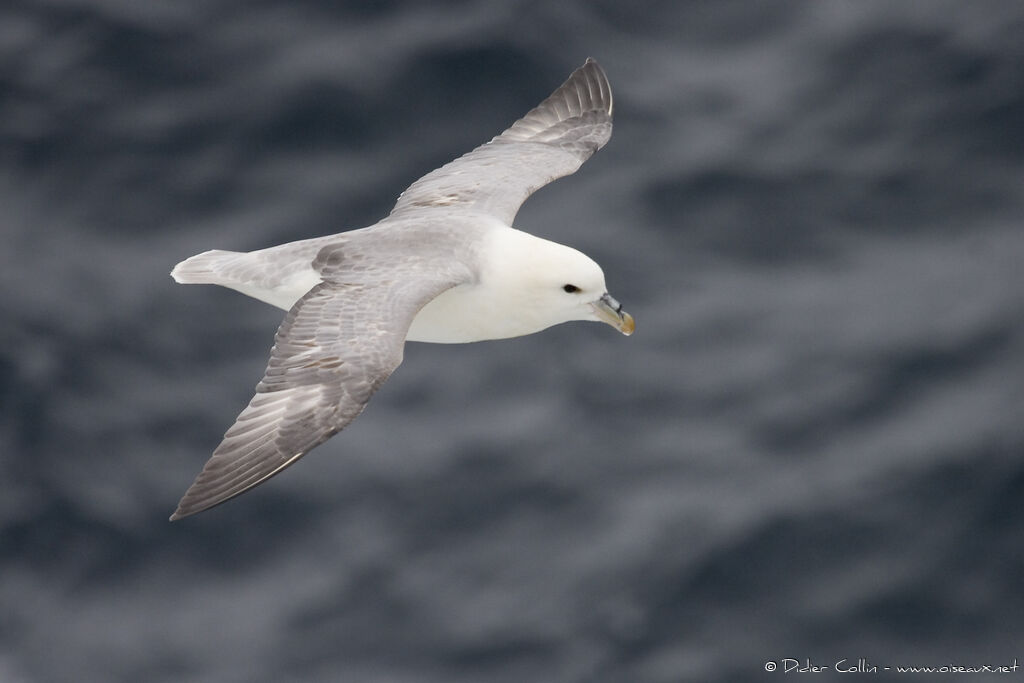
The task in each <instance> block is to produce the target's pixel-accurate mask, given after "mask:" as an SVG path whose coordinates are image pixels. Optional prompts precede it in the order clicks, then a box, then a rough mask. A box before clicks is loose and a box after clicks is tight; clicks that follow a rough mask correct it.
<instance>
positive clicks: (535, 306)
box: [481, 228, 634, 336]
mask: <svg viewBox="0 0 1024 683" xmlns="http://www.w3.org/2000/svg"><path fill="white" fill-rule="evenodd" d="M493 246H494V247H496V249H495V250H494V251H492V254H494V255H495V256H494V258H492V259H488V261H489V264H488V266H489V267H488V268H487V270H486V271H485V272H483V273H481V279H482V282H481V284H482V285H484V286H485V287H487V288H488V289H494V290H496V291H497V292H498V293H499V295H500V297H501V299H502V300H503V304H504V308H505V310H506V312H507V314H508V315H509V316H510V317H512V318H514V319H515V321H516V323H517V326H518V327H521V328H522V331H520V332H518V333H517V334H531V333H533V332H538V331H540V330H543V329H545V328H547V327H551V326H552V325H557V324H559V323H564V322H569V321H570V320H596V321H600V322H604V323H608V324H609V325H611V326H613V327H615V328H616V329H617V330H619V331H620V332H622V333H623V334H627V335H628V334H632V333H633V329H634V323H633V317H632V316H630V315H629V314H628V313H626V312H625V311H623V310H622V306H621V305H620V304H619V303H618V302H617V301H616V300H615V299H613V298H612V297H611V295H610V294H608V288H607V286H606V285H605V281H604V272H603V271H602V270H601V266H599V265H597V263H595V262H594V260H593V259H591V258H590V257H589V256H587V255H586V254H583V253H582V252H580V251H577V250H576V249H573V248H572V247H567V246H565V245H562V244H558V243H556V242H551V241H548V240H545V239H541V238H539V237H534V236H533V235H530V234H527V233H524V232H520V231H518V230H514V229H507V228H506V229H505V230H503V231H501V234H499V236H498V238H497V240H496V243H495V244H493ZM508 336H514V335H508Z"/></svg>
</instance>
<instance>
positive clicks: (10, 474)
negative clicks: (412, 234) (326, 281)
mask: <svg viewBox="0 0 1024 683" xmlns="http://www.w3.org/2000/svg"><path fill="white" fill-rule="evenodd" d="M587 56H593V57H595V58H597V59H598V60H599V61H600V62H601V63H602V64H603V66H604V67H605V68H606V70H607V71H608V73H609V76H610V79H611V81H612V84H613V87H614V88H615V94H616V132H615V136H614V137H613V139H612V141H611V143H610V144H609V146H608V147H607V148H606V149H605V150H603V151H602V152H601V154H599V155H597V156H595V157H594V159H593V160H591V161H590V162H588V163H587V164H586V166H585V167H584V168H583V169H581V171H580V172H579V173H578V174H576V175H575V176H572V177H571V178H568V179H565V180H562V181H559V182H558V183H556V184H554V185H553V186H552V187H550V188H546V189H544V190H543V191H541V192H539V193H538V194H537V195H536V197H534V198H533V199H531V201H530V202H528V203H527V205H526V206H525V207H524V209H523V211H522V212H521V214H520V217H519V219H518V221H517V224H518V225H519V226H520V227H522V228H523V229H526V230H529V231H531V232H536V233H538V234H541V235H544V236H546V237H550V238H552V239H556V240H558V241H562V242H566V243H569V244H572V245H574V246H577V247H578V248H580V249H582V250H583V251H585V252H587V253H589V254H591V255H593V256H594V257H595V258H596V259H597V260H598V261H599V262H601V263H602V265H603V266H604V268H605V272H606V274H607V276H608V281H609V284H610V286H611V288H612V290H613V291H614V292H615V293H616V296H617V297H618V298H620V300H622V301H623V302H624V304H625V305H626V307H627V308H628V309H629V310H630V312H631V313H633V314H634V315H635V316H636V318H637V324H638V332H637V334H636V335H635V336H634V337H632V338H630V339H628V340H627V339H625V338H619V337H618V336H617V335H615V336H613V335H612V334H610V333H609V332H608V331H607V330H604V329H601V328H597V327H596V326H594V327H591V326H584V325H567V326H562V327H559V328H556V329H552V330H549V331H546V332H545V333H543V334H540V335H535V336H533V337H529V338H523V339H518V340H511V341H504V342H489V343H484V344H477V345H470V346H464V347H446V346H431V345H418V344H414V345H410V348H409V349H408V350H407V354H406V361H405V363H404V364H403V366H402V368H400V370H399V371H398V372H396V374H395V377H394V379H393V380H392V381H391V382H389V383H388V385H387V386H386V387H385V388H384V390H383V391H382V392H381V393H380V394H379V395H378V396H377V397H376V398H375V399H374V401H373V402H372V404H371V406H370V408H369V409H368V410H367V412H366V414H365V415H364V416H362V417H361V418H360V420H359V421H358V422H357V423H356V424H355V425H353V426H352V427H351V428H350V429H348V430H346V432H345V433H344V434H342V435H340V436H339V437H337V438H335V439H334V440H332V441H331V442H329V443H328V444H327V445H325V446H323V447H321V448H320V449H318V450H317V451H316V452H315V454H313V455H311V456H310V457H309V458H307V459H306V460H304V461H303V463H302V466H301V467H298V468H294V469H293V470H289V471H288V472H287V473H286V474H284V475H282V476H280V477H277V478H275V479H274V481H273V482H271V483H269V484H267V485H266V486H263V487H260V489H258V490H255V491H253V492H252V493H250V494H247V495H246V496H245V498H242V499H240V500H238V501H236V502H233V503H231V504H230V505H227V506H224V507H222V508H218V509H217V510H215V511H212V512H210V513H208V514H204V515H202V516H200V517H197V518H196V519H194V520H188V521H187V522H185V523H177V524H173V525H171V524H167V523H166V521H165V520H166V517H167V515H168V514H169V513H170V512H171V510H172V509H173V506H174V503H175V502H176V501H177V499H178V496H180V494H181V493H182V492H183V491H184V489H185V487H186V486H187V485H188V483H189V482H190V481H191V480H192V477H193V476H194V475H195V473H196V472H197V471H198V469H199V468H200V466H201V465H202V463H203V462H204V461H205V459H206V457H207V456H208V454H209V452H210V451H211V449H212V448H213V447H214V446H215V445H216V443H217V441H218V439H219V437H220V435H221V434H222V432H223V430H224V429H225V428H226V427H227V426H228V425H229V424H230V423H231V420H232V419H233V418H234V417H235V415H236V414H237V412H238V410H239V409H240V408H241V407H242V406H243V405H244V403H245V401H247V400H248V398H249V396H250V392H251V389H252V386H253V384H254V383H255V381H256V380H257V379H258V378H259V376H260V373H261V372H262V370H263V367H264V363H265V361H266V353H267V349H268V348H269V346H270V344H271V341H272V335H273V330H274V329H275V328H276V326H277V324H278V323H279V321H280V312H279V311H277V310H276V309H270V308H269V307H266V306H262V305H261V304H259V303H257V302H254V301H251V300H247V299H244V298H243V297H240V296H238V295H237V294H235V293H233V292H229V291H227V290H218V289H216V288H198V287H196V288H191V287H190V288H181V287H176V286H174V284H173V282H172V281H171V280H170V278H169V277H168V276H167V273H168V271H169V269H170V268H171V267H172V266H173V264H175V263H176V262H177V261H179V260H181V259H182V258H185V257H187V256H189V255H191V254H193V253H197V252H199V251H202V250H205V249H208V248H227V249H238V250H248V249H257V248H262V247H265V246H269V245H272V244H275V243H279V242H283V241H289V240H295V239H301V238H304V237H311V236H315V235H320V234H326V233H331V232H337V231H340V230H343V229H349V228H356V227H361V226H363V225H367V224H369V223H372V222H374V221H376V220H377V219H378V218H380V217H381V216H382V215H384V214H385V213H386V212H387V211H388V210H389V209H390V206H391V204H392V202H393V201H394V198H395V197H396V196H397V194H398V193H399V192H400V191H401V190H402V189H403V188H404V187H405V186H407V185H408V184H409V183H410V182H412V181H413V180H415V179H416V178H417V177H418V176H419V175H421V174H423V173H425V172H427V171H429V170H431V169H433V168H434V167H436V166H438V165H440V164H442V163H444V162H445V161H447V160H449V159H450V158H452V157H453V156H455V155H456V154H460V153H462V152H464V151H466V150H468V149H471V148H472V147H473V146H475V145H477V144H479V143H480V142H482V141H484V140H487V139H489V138H490V137H491V136H493V135H494V134H496V133H497V132H499V131H500V130H501V129H502V128H503V127H504V126H506V125H508V124H509V123H511V122H512V120H514V119H515V118H516V117H518V116H519V115H521V114H522V113H524V112H525V111H527V110H528V109H529V108H530V107H532V106H533V105H534V104H536V103H537V102H538V101H540V99H542V98H543V97H544V96H546V95H547V93H548V92H550V91H551V90H552V89H553V88H554V87H555V86H557V85H558V84H559V83H560V82H561V80H562V79H563V78H564V77H565V76H566V75H567V74H568V73H569V72H570V71H571V70H572V69H573V68H574V67H575V66H578V65H579V64H580V63H582V61H583V59H584V58H585V57H587ZM1022 58H1024V9H1022V8H1021V6H1020V5H1019V3H1013V2H984V3H971V4H965V3H956V2H935V3H929V4H928V5H927V6H925V5H922V6H920V7H918V6H916V5H910V4H905V3H904V4H897V3H886V2H859V3H844V2H832V1H827V2H820V1H818V2H766V3H746V2H732V1H728V2H717V3H713V4H712V3H691V2H649V3H644V4H643V6H642V7H633V6H629V7H627V6H626V5H623V4H622V3H614V2H611V1H604V0H602V1H601V2H563V3H557V4H552V3H549V4H541V3H536V2H526V1H523V2H513V3H504V2H494V1H488V0H478V1H469V0H466V1H459V2H455V1H453V2H446V3H432V4H431V5H429V7H428V6H426V5H422V4H416V3H405V2H387V3H374V4H372V5H366V4H358V3H326V2H298V3H290V4H284V3H277V2H269V1H263V2H256V1H253V2H227V1H222V2H212V3H180V2H177V3H175V2H151V3H145V4H141V3H129V2H124V1H123V0H103V1H100V0H93V1H86V0H60V1H58V0H53V1H47V2H35V3H31V2H13V3H7V4H5V5H4V7H3V8H0V206H2V207H3V234H4V236H5V240H4V245H5V246H4V248H3V249H0V291H2V292H3V294H4V295H3V296H2V297H0V312H2V314H3V317H4V319H5V320H6V324H5V325H4V326H3V327H0V350H2V351H0V408H2V409H0V467H2V473H3V476H2V477H0V605H2V607H3V610H2V613H3V617H2V618H0V678H2V679H4V680H12V681H50V680H76V681H82V682H83V683H87V682H89V681H133V682H134V681H139V680H146V681H164V680H167V681H170V680H189V681H247V682H251V681H263V680H266V681H271V680H273V681H281V680H304V681H320V680H323V681H349V680H351V681H365V680H388V681H411V680H417V681H447V682H450V681H495V682H500V681H517V682H518V681H523V680H544V681H623V680H628V681H652V682H653V681H665V682H669V681H680V680H702V681H731V680H744V681H745V680H751V679H753V678H755V677H756V676H758V674H759V672H761V671H763V670H764V668H763V667H764V664H765V662H766V661H779V660H781V659H782V658H784V657H791V658H796V659H800V660H803V659H805V658H810V659H811V660H814V661H820V662H821V663H830V662H834V661H836V660H838V659H840V658H843V657H847V658H852V659H854V660H855V659H856V658H858V657H867V658H869V659H871V660H873V661H875V662H876V663H878V664H880V665H888V666H895V665H928V664H939V665H941V664H944V663H962V664H965V665H969V664H974V663H993V664H1001V663H1004V661H1006V663H1009V660H1010V659H1012V657H1014V656H1016V651H1015V649H1014V648H1016V647H1017V646H1018V644H1019V642H1020V640H1021V637H1022V635H1024V623H1022V621H1021V619H1020V618H1019V614H1021V612H1022V607H1024V605H1022V596H1024V590H1022V589H1024V584H1022V577H1024V572H1022V571H1021V569H1022V557H1021V551H1020V548H1022V547H1024V544H1022V543H1021V540H1022V538H1021V536H1022V531H1024V506H1022V503H1021V500H1022V493H1024V461H1022V453H1024V449H1022V446H1024V420H1022V416H1024V390H1022V389H1021V386H1022V384H1021V378H1022V377H1024V323H1022V321H1024V275H1022V272H1021V268H1020V264H1021V263H1022V262H1024V232H1022V231H1021V224H1022V218H1024V189H1022V188H1024V184H1022V179H1024V137H1022V136H1024V132H1022V131H1024V127H1022V124H1021V122H1022V121H1024V70H1022V69H1021V68H1020V64H1021V63H1022ZM887 676H888V674H885V673H884V672H883V673H881V674H879V675H878V676H877V677H876V678H877V680H885V679H886V678H887Z"/></svg>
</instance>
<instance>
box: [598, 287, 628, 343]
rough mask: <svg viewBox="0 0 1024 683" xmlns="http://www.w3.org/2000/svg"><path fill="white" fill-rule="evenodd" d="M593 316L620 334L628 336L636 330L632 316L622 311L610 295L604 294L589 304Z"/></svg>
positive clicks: (620, 305)
mask: <svg viewBox="0 0 1024 683" xmlns="http://www.w3.org/2000/svg"><path fill="white" fill-rule="evenodd" d="M590 307H591V308H592V309H593V310H594V314H595V315H596V316H597V319H598V320H600V321H601V322H604V323H608V324H609V325H611V326H612V327H614V328H615V329H617V330H618V331H619V332H621V333H622V334H624V335H626V336H629V335H631V334H633V330H635V329H636V323H635V322H633V316H631V315H630V314H629V313H626V312H625V311H624V310H622V304H620V303H619V302H618V301H616V300H615V299H613V298H612V295H611V294H609V293H608V292H605V293H604V294H602V295H601V298H600V299H598V300H597V301H595V302H594V303H592V304H590Z"/></svg>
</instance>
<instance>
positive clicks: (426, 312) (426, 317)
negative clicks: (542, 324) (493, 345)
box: [405, 285, 515, 344]
mask: <svg viewBox="0 0 1024 683" xmlns="http://www.w3.org/2000/svg"><path fill="white" fill-rule="evenodd" d="M500 308H501V307H500V306H498V305H496V304H495V303H494V301H493V300H487V299H485V297H482V296H481V293H480V288H479V287H477V286H474V285H461V286H459V287H453V288H452V289H449V290H447V291H445V292H442V293H441V294H440V295H438V296H437V297H436V298H435V299H433V300H431V301H430V302H428V303H427V305H426V306H424V307H423V308H421V309H420V312H419V313H417V314H416V317H415V318H413V320H412V325H410V327H409V332H408V334H406V335H405V338H406V340H407V341H419V342H433V343H435V344H464V343H467V342H476V341H483V340H484V339H500V338H502V337H507V336H515V335H514V334H507V333H506V330H504V329H503V326H502V325H501V324H500V319H501V316H499V315H497V314H498V313H499V309H500ZM496 322H497V324H496Z"/></svg>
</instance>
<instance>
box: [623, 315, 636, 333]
mask: <svg viewBox="0 0 1024 683" xmlns="http://www.w3.org/2000/svg"><path fill="white" fill-rule="evenodd" d="M619 330H620V331H621V332H622V334H624V335H626V336H627V337H628V336H629V335H631V334H633V331H634V330H636V322H635V321H634V320H633V316H631V315H630V314H629V313H626V312H625V311H623V312H622V324H621V325H620V326H619Z"/></svg>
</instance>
